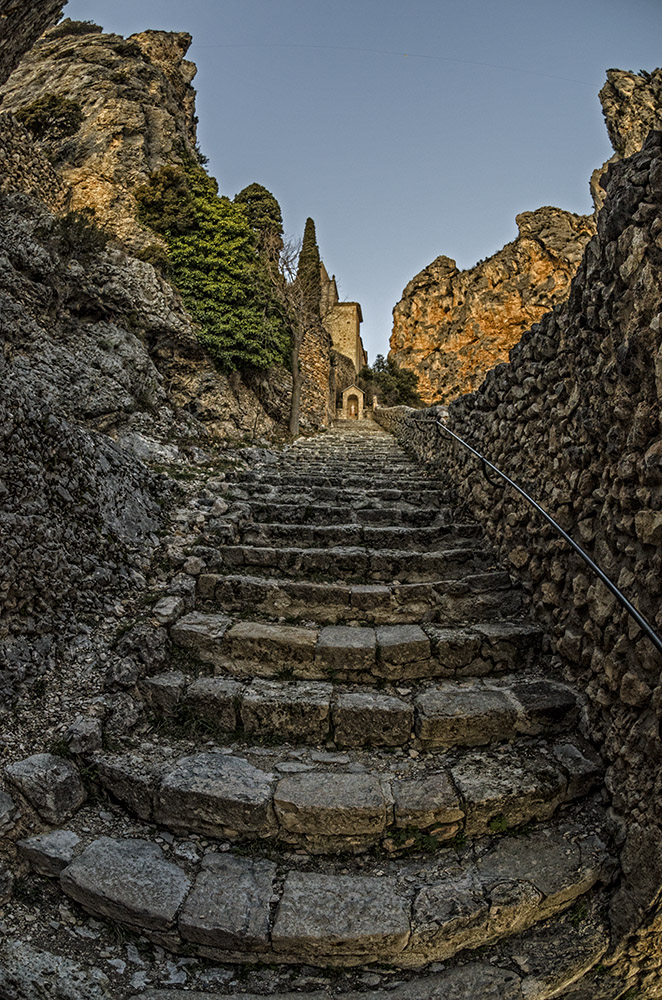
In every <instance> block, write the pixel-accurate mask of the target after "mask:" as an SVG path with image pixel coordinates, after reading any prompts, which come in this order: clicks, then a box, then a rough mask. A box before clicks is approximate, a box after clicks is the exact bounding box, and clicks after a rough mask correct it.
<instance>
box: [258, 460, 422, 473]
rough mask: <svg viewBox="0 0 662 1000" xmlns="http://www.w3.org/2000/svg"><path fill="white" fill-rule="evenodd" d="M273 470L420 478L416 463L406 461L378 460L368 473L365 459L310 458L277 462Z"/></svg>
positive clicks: (418, 467)
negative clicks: (394, 475)
mask: <svg viewBox="0 0 662 1000" xmlns="http://www.w3.org/2000/svg"><path fill="white" fill-rule="evenodd" d="M275 468H276V469H277V470H278V471H280V472H285V473H292V474H301V473H304V474H305V475H318V474H320V473H322V474H324V473H337V474H338V475H342V476H344V475H347V474H348V473H349V474H350V475H357V476H363V477H364V478H365V476H366V475H368V474H369V475H371V476H372V475H379V476H384V475H392V474H393V473H396V474H398V473H400V474H401V475H403V476H407V477H408V476H410V475H413V476H420V474H421V466H420V465H418V464H417V463H416V462H412V461H411V460H408V459H399V458H394V459H384V458H381V459H378V461H377V463H376V467H374V468H370V470H369V472H368V471H367V470H366V462H365V459H361V460H360V461H357V460H351V459H347V458H345V459H336V458H331V457H329V458H325V459H321V460H313V459H310V458H305V459H298V460H297V461H289V460H287V459H283V460H281V461H280V462H278V464H277V466H275Z"/></svg>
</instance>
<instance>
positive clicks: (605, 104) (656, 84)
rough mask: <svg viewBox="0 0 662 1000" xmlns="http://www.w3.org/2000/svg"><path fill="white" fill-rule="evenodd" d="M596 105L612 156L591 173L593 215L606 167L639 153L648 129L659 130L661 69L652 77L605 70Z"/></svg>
mask: <svg viewBox="0 0 662 1000" xmlns="http://www.w3.org/2000/svg"><path fill="white" fill-rule="evenodd" d="M600 103H601V104H602V113H603V115H604V119H605V124H606V126H607V132H608V133H609V138H610V140H611V144H612V146H613V147H614V155H613V156H612V157H611V159H610V160H607V162H606V163H605V164H603V166H602V167H599V168H598V169H597V170H594V171H593V175H592V177H591V194H592V195H593V201H594V203H595V209H596V211H599V210H600V209H601V208H602V205H603V204H604V199H605V192H604V188H603V187H602V185H601V184H600V181H601V179H602V177H604V175H605V173H606V171H607V167H608V166H609V164H610V163H615V162H616V161H617V160H620V159H622V158H623V157H626V156H632V154H633V153H637V152H639V150H640V149H641V147H642V146H643V144H644V142H645V140H646V136H647V135H648V133H649V132H650V131H651V129H660V128H662V69H655V70H653V72H652V73H646V72H644V71H642V72H640V73H626V72H624V71H623V70H620V69H609V70H607V82H606V83H605V85H604V87H603V88H602V90H601V91H600Z"/></svg>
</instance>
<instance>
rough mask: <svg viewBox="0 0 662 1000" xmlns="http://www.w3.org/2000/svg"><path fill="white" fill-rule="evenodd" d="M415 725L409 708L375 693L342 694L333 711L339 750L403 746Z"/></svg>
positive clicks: (407, 705) (388, 696)
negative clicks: (344, 748) (342, 748)
mask: <svg viewBox="0 0 662 1000" xmlns="http://www.w3.org/2000/svg"><path fill="white" fill-rule="evenodd" d="M413 724H414V710H413V708H412V706H411V705H409V704H408V703H407V702H406V701H402V699H400V698H395V697H392V696H391V695H385V694H378V693H376V692H374V691H368V692H363V691H357V692H343V693H341V694H339V695H338V696H337V697H336V701H335V705H334V708H333V725H334V737H335V742H336V744H337V745H338V746H343V747H363V746H402V744H403V743H406V742H407V741H408V740H409V737H410V735H411V731H412V727H413Z"/></svg>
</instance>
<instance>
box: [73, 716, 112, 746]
mask: <svg viewBox="0 0 662 1000" xmlns="http://www.w3.org/2000/svg"><path fill="white" fill-rule="evenodd" d="M65 738H66V740H67V744H68V746H69V750H70V751H71V753H72V754H85V753H95V752H96V751H97V750H100V749H101V747H102V745H103V729H102V726H101V719H97V718H95V717H94V716H93V715H79V716H78V717H77V718H76V719H74V721H73V722H72V723H71V725H70V726H69V727H68V728H67V732H66V737H65Z"/></svg>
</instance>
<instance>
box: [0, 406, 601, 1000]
mask: <svg viewBox="0 0 662 1000" xmlns="http://www.w3.org/2000/svg"><path fill="white" fill-rule="evenodd" d="M450 485H451V484H449V483H448V482H447V481H445V480H444V479H443V478H435V477H434V476H432V475H430V474H428V473H426V472H425V470H424V469H423V468H422V467H421V466H420V465H418V464H416V463H415V462H414V461H412V459H410V458H409V457H408V456H407V454H406V453H405V452H404V451H403V450H402V449H401V448H400V447H399V446H398V444H397V443H396V442H395V440H394V439H393V438H392V437H391V436H390V435H388V434H386V433H385V432H384V431H382V430H381V429H379V428H378V427H377V426H376V425H374V424H372V423H369V422H364V423H362V424H360V425H357V424H354V425H347V426H344V427H340V428H336V429H334V430H332V431H331V432H329V433H326V434H324V435H318V436H316V437H313V438H308V439H300V440H299V441H297V442H296V443H295V444H294V445H293V446H291V447H290V448H288V449H286V450H285V451H284V452H283V453H282V455H281V456H279V458H278V461H277V462H275V463H270V464H263V465H261V466H258V467H257V468H256V469H254V470H253V471H250V472H243V473H238V474H235V475H229V476H228V477H227V479H226V481H225V482H224V483H219V484H217V489H218V491H219V496H220V498H221V500H222V501H225V502H221V503H220V504H219V503H217V507H218V509H219V510H220V511H221V512H222V511H223V510H225V508H226V503H231V504H232V505H233V507H232V508H231V509H232V510H233V512H234V517H233V519H232V520H231V521H230V520H226V521H223V518H222V517H221V518H217V519H216V520H214V519H213V518H211V519H208V520H207V521H206V522H205V524H204V526H203V528H202V530H201V536H200V538H199V539H198V540H197V544H196V545H195V546H194V547H193V548H191V549H190V550H189V552H188V553H187V558H188V559H189V560H191V559H192V560H199V564H198V567H197V570H201V572H199V575H198V576H197V589H196V593H195V603H194V606H193V607H192V606H191V603H192V602H191V601H190V600H189V602H188V606H186V604H185V602H184V600H183V599H182V598H181V597H172V598H167V599H165V600H164V601H161V602H160V603H159V604H158V605H157V606H156V608H155V609H154V610H155V614H156V615H157V617H159V619H160V620H161V621H162V622H163V623H165V624H167V625H168V626H169V633H170V639H171V641H172V650H171V653H170V654H169V655H170V663H169V664H167V669H166V670H163V668H161V672H159V673H153V674H152V675H151V676H148V677H146V678H144V679H143V681H142V682H141V690H142V697H143V699H144V700H145V703H146V704H147V706H148V710H149V712H151V713H152V715H153V717H154V718H155V720H156V725H155V728H154V730H153V732H152V734H151V737H150V740H149V741H148V742H146V741H145V740H144V738H143V739H142V740H141V739H139V738H136V740H135V745H134V746H132V747H131V748H130V749H129V750H125V749H123V750H122V752H119V753H111V752H108V751H98V752H95V753H92V754H91V755H90V756H89V761H88V764H89V766H90V767H91V768H93V772H94V776H95V780H96V781H97V782H98V784H99V785H100V786H102V787H103V788H104V789H105V790H106V792H107V793H108V794H110V796H111V797H112V799H113V801H115V802H120V803H121V804H122V807H123V808H124V810H125V811H126V813H127V815H130V816H133V817H135V818H137V819H139V820H140V821H142V823H143V827H142V829H143V830H144V831H145V835H144V836H142V837H140V839H133V838H124V839H122V838H117V837H108V836H102V837H99V836H98V835H97V836H96V837H95V834H94V831H91V832H90V833H89V835H82V834H81V833H80V831H79V832H78V833H74V832H73V831H71V830H67V829H64V828H61V829H56V830H53V829H52V828H51V829H50V830H49V831H48V832H46V833H44V834H41V835H40V836H38V837H33V838H29V839H27V840H25V841H23V842H22V844H21V846H20V850H21V852H22V855H23V857H25V858H27V859H28V860H29V861H30V863H31V864H32V865H33V867H34V869H35V870H36V871H37V872H40V873H42V874H46V875H48V876H51V877H53V878H57V879H59V884H60V886H61V889H62V891H63V893H65V894H66V895H67V896H68V897H70V898H71V899H73V900H75V901H77V902H78V903H79V904H81V905H82V906H83V907H84V909H85V910H86V911H87V912H88V913H90V914H93V915H94V916H96V917H99V918H109V919H111V920H112V921H114V922H116V923H118V924H121V925H124V926H126V927H127V928H130V929H133V930H137V931H139V932H140V933H141V934H143V935H145V936H146V937H147V938H149V939H150V940H152V941H154V942H156V943H157V944H159V945H161V946H162V947H164V948H166V949H170V950H172V951H173V952H179V953H184V954H189V955H199V956H205V957H208V958H213V959H215V960H216V961H218V962H248V963H252V962H261V963H269V964H275V965H278V964H284V965H288V964H295V965H296V964H301V965H307V966H316V967H322V968H324V967H330V966H359V967H363V966H371V965H375V964H376V966H377V967H378V968H379V969H381V970H384V969H386V970H391V971H394V972H395V973H397V975H398V976H399V977H400V978H399V979H398V982H399V983H400V984H401V985H400V986H398V987H397V989H396V990H395V991H394V990H390V991H389V992H388V994H384V995H388V996H394V997H398V996H400V997H405V996H406V997H418V998H420V1000H423V998H432V997H436V996H439V997H440V998H441V997H442V996H443V997H444V998H446V997H453V998H455V997H458V998H464V997H466V998H467V1000H468V998H470V997H474V996H475V997H478V996H481V997H492V996H493V995H494V996H495V997H496V996H499V997H506V998H515V997H520V996H524V995H526V996H527V997H530V998H537V997H540V998H545V997H547V996H551V995H552V994H551V991H552V990H556V989H557V988H558V984H559V983H563V982H565V981H566V980H567V981H570V978H572V976H573V975H578V974H579V972H580V971H581V970H582V969H584V968H586V967H588V966H590V965H591V964H592V963H593V962H595V961H596V960H597V958H598V957H599V956H600V954H601V953H602V951H603V950H604V947H605V944H606V936H605V931H604V928H603V926H602V923H601V921H600V906H601V901H602V893H603V892H604V889H603V888H602V886H603V885H604V883H605V882H606V881H608V874H609V872H610V871H611V868H610V863H609V857H608V852H607V848H606V846H605V844H606V838H605V835H604V827H605V819H604V815H603V806H602V804H601V803H602V798H601V788H602V776H601V769H600V763H599V761H598V760H597V758H595V756H594V755H593V754H592V752H591V750H590V749H589V748H588V747H587V745H586V744H585V743H583V742H582V739H581V737H580V735H579V733H578V719H579V706H578V703H577V698H576V696H575V693H574V692H573V691H571V690H570V689H569V688H568V687H566V686H564V685H563V684H562V683H559V682H558V681H555V680H552V679H549V678H548V677H546V676H545V674H544V671H543V667H544V663H545V659H544V656H543V655H542V653H541V635H540V632H539V630H538V628H537V627H536V626H535V625H534V624H531V623H530V622H529V621H527V620H526V619H525V618H523V617H522V615H523V611H522V602H521V597H520V594H519V592H518V591H517V589H515V588H514V587H513V586H512V585H511V582H510V579H509V577H508V575H507V574H506V573H504V572H503V571H502V570H500V569H499V568H498V567H495V565H494V564H493V561H492V557H491V555H490V552H489V548H488V547H487V546H486V544H485V542H484V539H483V537H482V535H481V530H480V527H479V526H478V525H476V524H475V523H473V522H472V521H471V520H470V519H468V518H466V517H463V516H462V512H461V509H459V508H455V507H454V506H453V502H452V496H453V493H452V490H451V489H450ZM212 499H213V498H212ZM209 503H210V504H211V503H212V500H210V501H209ZM237 512H239V515H240V516H239V517H237ZM195 569H196V567H195V566H194V570H195ZM183 747H185V748H186V750H185V752H183V749H182V748H183ZM22 766H23V765H22V764H17V765H13V766H12V767H13V770H12V768H10V769H9V773H8V778H9V781H10V782H11V783H12V786H13V787H14V788H15V789H17V790H18V791H20V792H21V793H22V794H24V795H25V796H26V797H28V798H29V796H30V794H31V785H30V782H31V781H32V782H33V784H34V782H35V777H34V767H33V768H32V773H30V774H28V775H27V776H26V774H25V773H22V772H21V768H22ZM44 766H46V765H44ZM62 767H63V768H64V762H63V763H62ZM67 767H70V768H73V765H70V764H67ZM64 770H66V768H64ZM24 772H25V768H24ZM42 779H43V776H42ZM58 781H59V784H58ZM73 781H74V778H73V777H72V776H71V774H69V775H68V776H67V775H65V774H64V773H63V774H62V775H60V778H56V777H53V775H51V777H50V778H49V779H48V782H50V785H49V787H51V789H53V788H54V789H55V791H54V792H52V794H54V795H55V796H57V794H59V793H62V794H65V791H66V790H67V789H68V792H67V794H69V793H70V792H71V787H70V786H71V783H72V782H73ZM67 783H68V784H67ZM42 784H43V781H42ZM58 789H59V792H58ZM33 794H34V789H33ZM53 814H54V815H55V816H57V810H56V809H54V810H53ZM43 815H44V814H43V813H42V816H43ZM46 820H47V822H50V824H51V827H52V825H53V823H54V820H53V818H52V817H50V818H49V817H48V816H47V817H46ZM163 830H166V831H168V832H169V842H170V843H172V842H173V837H174V838H175V845H180V846H181V845H182V844H183V845H184V846H183V847H181V849H177V850H174V851H171V852H170V853H169V854H168V855H167V856H166V855H165V854H164V850H163V837H159V842H157V834H158V833H159V831H163ZM191 838H193V839H191ZM166 839H168V838H166ZM186 845H189V849H187V847H186ZM191 845H192V847H193V849H190V848H191ZM486 945H489V946H490V948H489V949H488V950H487V951H485V949H484V946H486ZM476 948H483V951H482V952H481V954H480V955H479V956H478V957H475V956H474V955H473V954H472V952H473V949H476ZM455 956H460V959H459V961H457V960H455ZM440 962H443V963H447V964H446V966H445V967H441V966H439V965H438V964H434V963H440ZM431 963H432V965H431ZM403 970H408V971H406V972H405V971H403ZM414 973H415V974H414ZM403 976H404V979H403ZM564 977H565V979H564ZM527 984H528V985H527ZM449 990H450V991H451V992H448V991H449ZM453 990H454V991H455V992H453ZM463 990H464V992H463ZM522 990H524V991H525V992H521V991H522ZM403 991H404V992H403ZM492 991H494V993H493V992H492ZM166 995H167V996H169V995H170V994H164V996H166ZM324 995H329V994H324ZM362 995H363V996H365V997H372V996H375V997H376V996H377V995H381V993H380V992H379V991H377V992H374V993H363V994H362ZM311 996H312V994H311Z"/></svg>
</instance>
